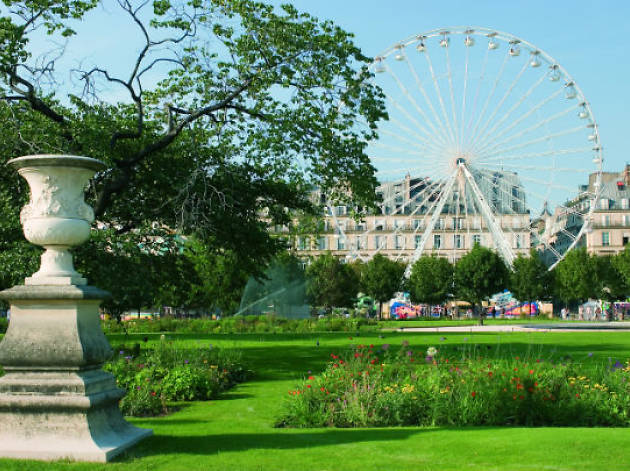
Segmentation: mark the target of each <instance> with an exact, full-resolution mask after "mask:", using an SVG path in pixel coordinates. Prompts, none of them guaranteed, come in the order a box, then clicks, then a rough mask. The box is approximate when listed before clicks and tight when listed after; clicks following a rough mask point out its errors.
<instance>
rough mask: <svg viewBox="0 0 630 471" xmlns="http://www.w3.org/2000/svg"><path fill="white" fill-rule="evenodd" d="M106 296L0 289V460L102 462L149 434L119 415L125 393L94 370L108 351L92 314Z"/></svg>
mask: <svg viewBox="0 0 630 471" xmlns="http://www.w3.org/2000/svg"><path fill="white" fill-rule="evenodd" d="M106 294H107V293H105V292H103V291H100V290H98V289H96V288H93V287H90V286H84V287H77V286H20V287H14V288H12V289H10V290H6V291H3V292H0V297H4V298H5V299H9V300H10V302H11V313H12V315H11V322H10V324H9V329H8V330H7V333H6V335H5V337H4V339H3V340H2V343H1V344H0V364H2V365H3V366H4V369H5V372H6V375H5V376H3V377H2V378H0V457H4V458H26V459H39V460H58V459H70V460H76V461H100V462H105V461H109V460H110V459H112V458H113V457H114V456H116V455H118V454H119V453H121V452H123V451H124V450H126V449H127V448H129V447H131V446H132V445H134V444H135V443H137V442H138V441H140V440H141V439H143V438H145V437H148V436H150V435H151V434H152V431H151V430H146V429H139V428H137V427H134V426H132V425H131V424H129V423H127V422H126V421H125V420H124V418H123V416H122V414H121V412H120V409H119V408H118V401H119V400H120V399H121V398H122V397H123V396H124V394H125V392H124V391H123V390H121V389H119V388H118V387H117V386H116V380H115V378H114V376H112V375H111V374H109V373H106V372H105V371H103V370H101V369H100V366H101V365H102V363H103V361H104V360H105V359H106V358H107V357H108V356H110V355H111V348H110V346H109V344H108V342H107V339H106V338H105V336H104V335H103V332H102V330H101V328H100V325H99V318H98V305H99V303H100V299H102V298H103V296H104V295H106Z"/></svg>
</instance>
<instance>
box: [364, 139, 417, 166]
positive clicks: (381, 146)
mask: <svg viewBox="0 0 630 471" xmlns="http://www.w3.org/2000/svg"><path fill="white" fill-rule="evenodd" d="M370 145H371V146H374V147H378V148H379V149H383V150H388V151H391V152H397V153H404V154H407V155H412V156H415V157H413V158H412V157H410V158H408V159H400V158H395V159H390V158H388V159H387V161H388V162H417V160H418V159H417V157H423V156H424V155H426V154H424V153H423V152H419V151H414V150H409V149H405V148H404V147H398V146H392V145H390V144H384V143H382V142H380V141H374V142H370ZM370 159H372V160H377V159H376V158H375V157H370Z"/></svg>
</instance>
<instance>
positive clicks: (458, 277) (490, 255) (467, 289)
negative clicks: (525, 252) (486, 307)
mask: <svg viewBox="0 0 630 471" xmlns="http://www.w3.org/2000/svg"><path fill="white" fill-rule="evenodd" d="M454 279H455V290H456V295H457V296H458V297H459V298H460V299H463V300H464V301H468V302H469V303H471V304H473V305H478V304H480V303H481V301H482V300H483V299H486V298H488V297H490V296H492V295H493V294H495V293H498V292H499V291H502V290H503V289H505V288H506V287H507V285H508V282H509V272H508V268H507V267H506V265H505V262H504V261H503V259H502V258H501V257H500V256H499V255H498V254H497V253H496V252H494V251H493V250H490V249H488V248H487V247H482V246H480V245H479V244H475V245H474V247H473V248H472V249H471V250H470V252H468V253H467V254H466V255H464V256H463V257H462V258H461V259H460V260H459V261H458V262H457V264H456V265H455V272H454Z"/></svg>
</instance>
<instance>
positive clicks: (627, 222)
mask: <svg viewBox="0 0 630 471" xmlns="http://www.w3.org/2000/svg"><path fill="white" fill-rule="evenodd" d="M623 225H624V226H630V215H629V214H624V215H623Z"/></svg>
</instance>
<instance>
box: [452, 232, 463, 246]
mask: <svg viewBox="0 0 630 471" xmlns="http://www.w3.org/2000/svg"><path fill="white" fill-rule="evenodd" d="M453 247H455V248H456V249H461V248H462V236H461V235H459V234H455V235H454V236H453Z"/></svg>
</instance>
